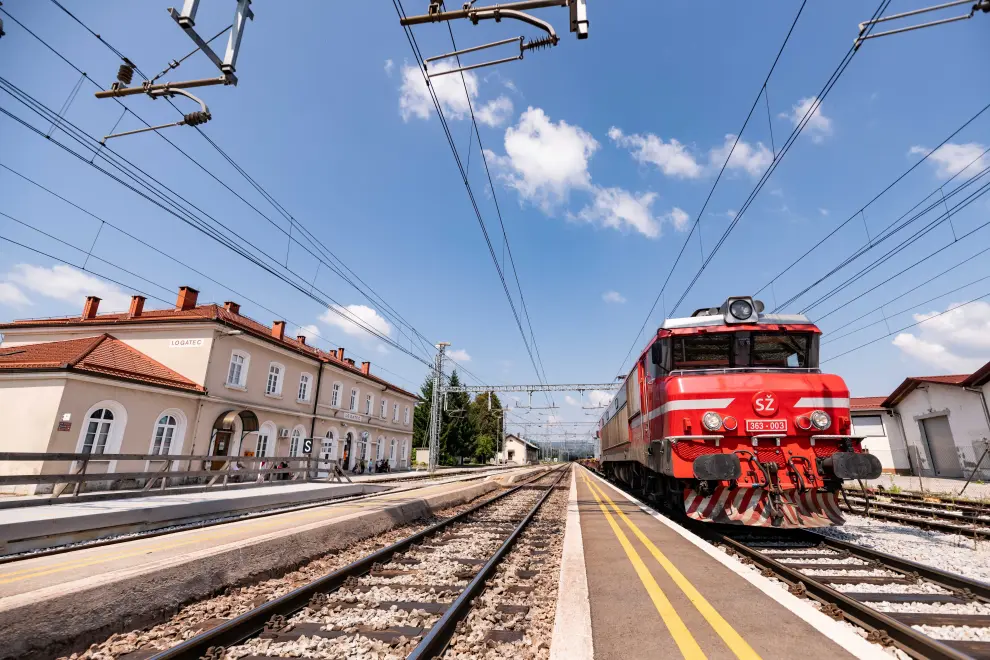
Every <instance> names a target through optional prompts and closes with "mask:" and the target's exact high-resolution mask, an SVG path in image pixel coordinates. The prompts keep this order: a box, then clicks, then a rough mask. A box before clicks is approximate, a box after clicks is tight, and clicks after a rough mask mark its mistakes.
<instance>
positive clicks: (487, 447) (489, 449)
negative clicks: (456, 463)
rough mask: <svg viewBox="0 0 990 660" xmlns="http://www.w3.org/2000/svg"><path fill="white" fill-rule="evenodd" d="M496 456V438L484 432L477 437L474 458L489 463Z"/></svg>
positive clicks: (479, 461)
mask: <svg viewBox="0 0 990 660" xmlns="http://www.w3.org/2000/svg"><path fill="white" fill-rule="evenodd" d="M493 456H495V440H494V439H493V438H492V436H490V435H487V434H484V433H482V434H481V435H479V436H477V437H476V438H475V442H474V460H475V461H477V462H478V463H487V462H488V461H490V460H491V459H492V457H493Z"/></svg>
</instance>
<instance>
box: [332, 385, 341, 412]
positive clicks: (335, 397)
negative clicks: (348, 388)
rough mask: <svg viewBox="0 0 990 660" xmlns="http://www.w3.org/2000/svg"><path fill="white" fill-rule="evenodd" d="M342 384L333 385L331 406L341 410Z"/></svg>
mask: <svg viewBox="0 0 990 660" xmlns="http://www.w3.org/2000/svg"><path fill="white" fill-rule="evenodd" d="M341 387H342V386H341V384H340V383H334V384H333V390H331V392H330V406H331V407H333V408H340V388H341Z"/></svg>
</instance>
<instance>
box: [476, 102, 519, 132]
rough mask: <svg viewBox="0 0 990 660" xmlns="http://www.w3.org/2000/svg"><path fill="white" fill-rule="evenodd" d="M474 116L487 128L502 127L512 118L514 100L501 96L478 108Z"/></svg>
mask: <svg viewBox="0 0 990 660" xmlns="http://www.w3.org/2000/svg"><path fill="white" fill-rule="evenodd" d="M474 116H475V119H477V120H478V121H480V122H481V123H482V124H484V125H485V126H493V127H494V126H502V125H503V124H505V123H506V122H508V121H509V119H511V118H512V99H510V98H509V97H508V96H499V97H498V98H497V99H493V100H491V101H489V102H488V103H486V104H484V105H483V106H481V107H480V108H478V110H477V111H476V112H475V113H474Z"/></svg>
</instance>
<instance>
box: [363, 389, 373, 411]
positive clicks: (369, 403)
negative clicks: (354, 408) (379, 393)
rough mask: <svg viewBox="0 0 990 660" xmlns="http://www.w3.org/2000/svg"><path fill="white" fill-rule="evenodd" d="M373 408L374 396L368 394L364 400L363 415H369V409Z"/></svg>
mask: <svg viewBox="0 0 990 660" xmlns="http://www.w3.org/2000/svg"><path fill="white" fill-rule="evenodd" d="M374 406H375V395H374V394H369V395H368V396H367V397H366V398H365V400H364V414H365V415H370V414H371V409H372V408H374Z"/></svg>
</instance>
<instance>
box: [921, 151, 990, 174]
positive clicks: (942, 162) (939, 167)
mask: <svg viewBox="0 0 990 660" xmlns="http://www.w3.org/2000/svg"><path fill="white" fill-rule="evenodd" d="M986 149H987V148H986V147H985V146H983V145H982V144H977V143H975V142H969V143H967V144H953V143H952V142H947V143H945V144H943V145H942V146H941V147H939V148H938V149H936V150H935V151H934V152H932V150H931V149H928V148H926V147H919V146H914V147H911V149H910V150H909V151H908V154H910V155H912V156H913V155H916V154H917V155H922V156H924V155H926V154H931V155H930V156H928V161H929V162H931V163H932V164H933V165H935V167H936V170H935V174H936V176H938V177H940V178H942V179H948V178H949V177H952V176H955V175H956V174H958V173H959V172H961V171H962V170H963V169H969V170H971V171H974V172H975V171H976V170H982V169H983V168H985V167H987V166H988V165H990V161H988V160H987V157H986V156H985V155H983V152H984V151H986ZM970 163H972V165H970Z"/></svg>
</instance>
